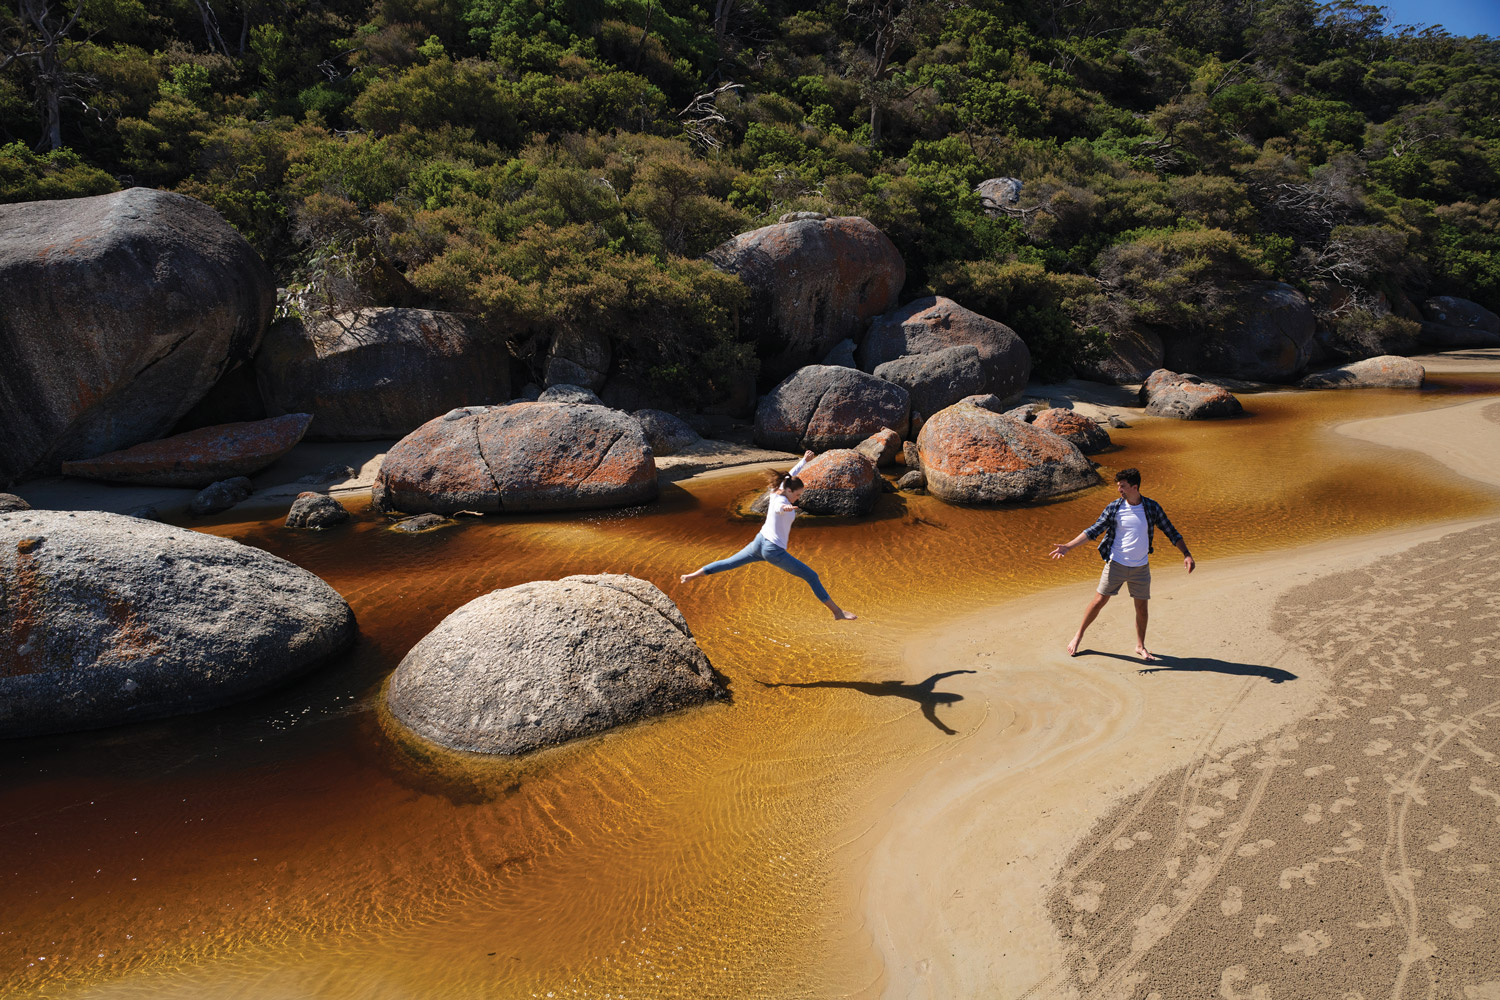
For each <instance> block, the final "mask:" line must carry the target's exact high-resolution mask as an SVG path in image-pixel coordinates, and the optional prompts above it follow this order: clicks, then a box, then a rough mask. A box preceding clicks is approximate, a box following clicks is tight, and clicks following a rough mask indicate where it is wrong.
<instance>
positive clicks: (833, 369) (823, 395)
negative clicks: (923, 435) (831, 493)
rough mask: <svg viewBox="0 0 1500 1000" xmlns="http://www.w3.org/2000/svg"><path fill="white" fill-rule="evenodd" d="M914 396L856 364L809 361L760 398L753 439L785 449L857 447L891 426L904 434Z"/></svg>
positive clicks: (900, 434) (821, 449)
mask: <svg viewBox="0 0 1500 1000" xmlns="http://www.w3.org/2000/svg"><path fill="white" fill-rule="evenodd" d="M909 413H910V397H909V396H908V395H907V392H906V390H905V389H903V388H901V387H900V386H899V385H896V384H894V383H892V382H887V381H885V380H884V379H881V378H876V377H875V376H874V375H870V374H867V373H865V372H862V371H859V370H858V369H856V368H842V367H837V366H834V365H808V366H807V367H806V368H802V369H799V370H798V371H796V372H794V373H793V374H791V375H789V376H787V378H786V379H784V380H783V381H782V382H781V384H780V385H778V386H777V387H776V388H775V389H772V390H771V391H770V392H768V393H766V394H765V395H764V396H762V397H761V398H760V404H759V405H758V406H757V407H756V409H755V441H756V443H757V444H760V445H763V446H765V447H767V448H777V449H780V450H781V451H804V450H806V449H809V448H810V449H812V450H813V451H827V450H828V449H830V448H853V447H854V446H856V445H858V444H859V443H860V442H861V441H863V440H864V439H865V438H867V437H869V436H870V435H871V434H874V433H875V432H876V431H879V430H880V429H881V428H883V427H889V428H891V429H892V430H894V431H895V432H896V434H897V435H898V436H904V435H905V434H906V429H907V423H908V416H909Z"/></svg>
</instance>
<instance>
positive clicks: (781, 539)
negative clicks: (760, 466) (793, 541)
mask: <svg viewBox="0 0 1500 1000" xmlns="http://www.w3.org/2000/svg"><path fill="white" fill-rule="evenodd" d="M806 464H807V459H805V458H804V459H802V460H801V461H799V462H798V463H797V464H796V465H794V466H792V471H791V472H789V473H787V475H789V476H795V475H796V474H797V473H799V472H801V471H802V467H803V466H805V465H806ZM767 495H768V496H769V497H770V498H771V502H770V503H768V504H767V505H766V523H765V524H764V525H763V526H762V527H761V529H760V533H761V535H762V536H763V537H764V538H765V539H766V540H767V541H769V542H771V543H772V544H774V545H779V546H781V547H782V548H786V536H787V534H788V532H790V531H791V530H792V519H793V518H795V517H796V516H797V508H796V506H795V505H793V504H792V502H791V501H789V500H788V499H787V498H786V497H784V496H782V495H781V494H780V493H777V492H776V491H775V490H772V491H771V492H770V493H769V494H767Z"/></svg>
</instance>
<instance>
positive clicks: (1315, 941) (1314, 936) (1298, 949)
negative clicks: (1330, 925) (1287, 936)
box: [1281, 930, 1333, 958]
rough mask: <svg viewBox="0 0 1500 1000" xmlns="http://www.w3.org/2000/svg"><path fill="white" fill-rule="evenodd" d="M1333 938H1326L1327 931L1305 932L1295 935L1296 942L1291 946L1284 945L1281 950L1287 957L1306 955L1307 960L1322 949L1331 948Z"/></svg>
mask: <svg viewBox="0 0 1500 1000" xmlns="http://www.w3.org/2000/svg"><path fill="white" fill-rule="evenodd" d="M1332 945H1333V938H1331V937H1329V936H1328V932H1327V931H1313V930H1305V931H1302V932H1301V933H1300V934H1298V935H1297V940H1295V941H1293V942H1292V943H1291V944H1284V945H1282V946H1281V950H1282V951H1284V952H1286V953H1287V954H1288V955H1306V956H1307V957H1308V958H1311V957H1312V956H1314V955H1316V954H1317V953H1318V952H1320V951H1322V950H1323V949H1324V948H1329V947H1332Z"/></svg>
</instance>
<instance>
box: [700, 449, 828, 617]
mask: <svg viewBox="0 0 1500 1000" xmlns="http://www.w3.org/2000/svg"><path fill="white" fill-rule="evenodd" d="M813 457H814V456H813V453H812V452H808V453H807V454H805V455H803V456H802V461H800V462H798V463H797V464H796V465H794V466H792V471H791V472H788V473H786V474H784V475H783V474H782V473H772V474H771V475H772V479H771V482H772V487H771V491H770V493H769V494H767V496H768V498H769V501H770V502H769V503H767V504H766V523H765V525H764V526H763V527H762V528H761V529H760V533H759V534H757V535H756V536H755V538H754V540H753V541H751V542H750V544H749V545H746V546H745V547H744V548H743V549H740V550H739V551H738V552H736V553H735V554H734V555H732V556H730V557H729V558H728V559H720V560H719V561H718V562H711V563H709V564H708V565H707V566H704V567H703V568H701V569H695V570H693V571H692V572H691V573H684V574H683V575H682V576H681V578H680V579H681V580H682V582H683V583H687V582H688V581H689V580H696V579H697V578H698V577H700V576H708V575H709V574H711V573H722V572H724V571H725V570H726V569H736V568H738V567H740V566H744V565H745V564H747V563H753V562H760V561H761V560H764V561H766V562H768V563H770V564H771V565H772V566H776V567H779V568H781V569H784V570H786V571H787V572H788V573H790V574H792V575H793V576H800V577H801V578H802V579H804V580H806V581H807V585H808V586H809V587H811V588H812V592H813V594H814V595H816V596H817V598H818V600H820V601H822V602H823V603H824V604H826V605H828V610H829V611H832V612H833V617H834V618H836V619H837V620H839V621H853V620H854V619H855V618H856V617H858V616H856V615H853V614H850V613H849V612H848V611H845V610H844V609H843V608H841V607H839V606H838V605H837V604H835V603H833V598H831V597H829V596H828V591H826V590H824V589H823V584H822V583H820V582H819V580H818V574H816V573H814V572H813V571H812V567H810V566H808V565H807V564H806V563H804V562H802V561H801V560H799V559H797V558H795V557H794V556H792V555H791V554H790V553H788V552H787V550H786V536H787V532H789V531H790V530H791V527H792V518H794V517H796V516H797V515H798V514H799V513H801V511H799V510H798V509H797V498H798V497H800V496H801V495H802V480H800V479H798V478H797V473H799V472H801V471H802V469H803V467H804V466H805V465H807V463H808V462H811V461H812V460H813Z"/></svg>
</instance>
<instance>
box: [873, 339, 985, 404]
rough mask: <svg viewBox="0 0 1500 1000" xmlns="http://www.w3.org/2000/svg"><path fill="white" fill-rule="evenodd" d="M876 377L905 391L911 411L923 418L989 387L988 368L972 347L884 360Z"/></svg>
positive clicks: (975, 348)
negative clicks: (909, 397)
mask: <svg viewBox="0 0 1500 1000" xmlns="http://www.w3.org/2000/svg"><path fill="white" fill-rule="evenodd" d="M875 377H876V378H883V379H885V380H886V381H887V382H894V383H895V384H896V385H899V386H901V388H903V389H905V390H906V391H907V393H908V394H910V396H911V408H912V410H913V411H914V412H916V413H920V414H922V415H923V416H924V417H925V416H928V415H930V414H933V413H936V412H937V411H938V410H943V409H947V408H948V407H950V406H952V405H953V404H954V403H957V402H958V401H959V400H961V399H964V398H965V397H968V396H975V395H983V394H985V393H987V392H988V388H989V385H990V378H989V372H988V369H986V367H985V364H984V362H983V361H982V360H981V359H980V357H979V348H977V347H975V346H974V345H973V344H962V345H960V346H958V347H945V348H943V349H942V350H940V351H931V352H929V353H927V354H911V355H907V356H906V357H904V358H897V359H896V360H894V361H887V362H886V363H885V364H883V365H878V366H877V367H876V368H875Z"/></svg>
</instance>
